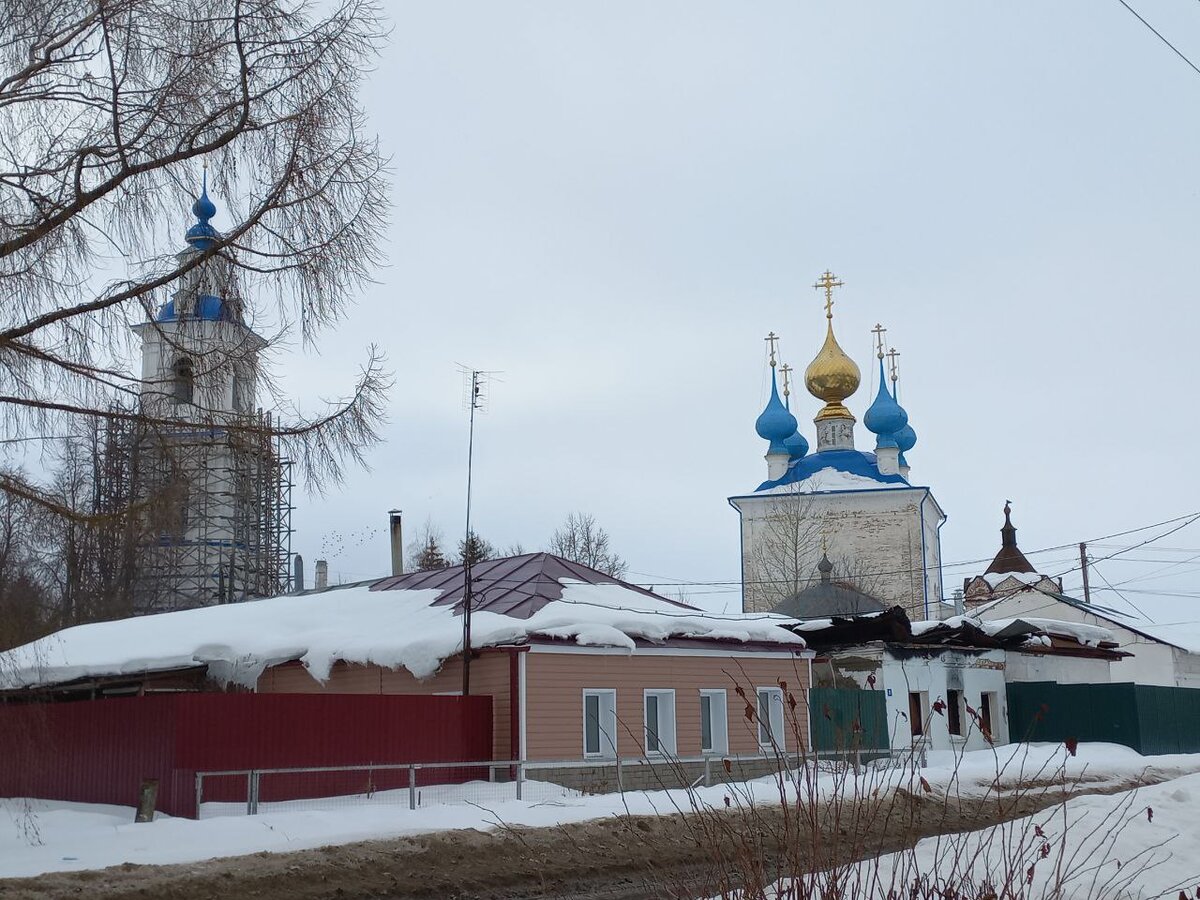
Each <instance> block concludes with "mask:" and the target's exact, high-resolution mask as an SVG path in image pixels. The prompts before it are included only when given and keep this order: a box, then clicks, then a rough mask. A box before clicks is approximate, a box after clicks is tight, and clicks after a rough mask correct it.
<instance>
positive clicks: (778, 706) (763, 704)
mask: <svg viewBox="0 0 1200 900" xmlns="http://www.w3.org/2000/svg"><path fill="white" fill-rule="evenodd" d="M758 745H759V746H760V747H762V748H763V749H769V748H773V749H776V750H782V749H783V748H784V729H783V689H782V688H777V687H770V688H759V689H758Z"/></svg>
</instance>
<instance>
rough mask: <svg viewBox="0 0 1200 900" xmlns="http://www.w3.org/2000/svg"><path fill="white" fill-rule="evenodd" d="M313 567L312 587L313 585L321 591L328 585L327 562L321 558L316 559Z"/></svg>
mask: <svg viewBox="0 0 1200 900" xmlns="http://www.w3.org/2000/svg"><path fill="white" fill-rule="evenodd" d="M314 568H315V572H314V575H313V578H314V582H315V583H314V584H313V587H315V588H316V589H317V590H318V591H323V590H325V588H327V587H329V563H328V562H326V561H325V560H323V559H318V560H317V564H316V566H315V567H314Z"/></svg>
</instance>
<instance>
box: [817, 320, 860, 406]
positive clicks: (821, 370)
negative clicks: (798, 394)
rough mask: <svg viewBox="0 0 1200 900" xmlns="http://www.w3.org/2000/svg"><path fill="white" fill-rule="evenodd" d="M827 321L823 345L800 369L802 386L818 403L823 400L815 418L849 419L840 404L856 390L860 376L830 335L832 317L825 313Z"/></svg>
mask: <svg viewBox="0 0 1200 900" xmlns="http://www.w3.org/2000/svg"><path fill="white" fill-rule="evenodd" d="M827 318H828V320H829V321H828V330H827V331H826V332H825V343H824V344H823V345H822V346H821V350H820V352H819V353H817V355H816V358H815V359H813V361H812V362H810V363H809V364H808V368H807V369H805V370H804V386H805V387H806V388H808V392H809V393H810V394H812V395H813V396H814V397H816V398H817V399H818V400H824V401H825V406H824V408H823V409H822V410H821V411H820V412H819V413H817V418H818V419H830V418H849V419H853V418H854V416H853V415H851V413H850V410H848V409H846V407H845V406H843V405H842V401H843V400H845V399H846V398H847V397H849V396H850V395H851V394H853V393H854V392H855V391H856V390H858V385H859V382H860V381H861V375H860V373H859V371H858V366H857V365H856V364H855V362H854V360H852V359H851V358H850V357H849V356H847V355H846V351H845V350H843V349H842V348H841V346H839V344H838V342H837V338H835V337H834V336H833V316H832V315H830V314H827Z"/></svg>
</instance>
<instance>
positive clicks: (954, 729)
mask: <svg viewBox="0 0 1200 900" xmlns="http://www.w3.org/2000/svg"><path fill="white" fill-rule="evenodd" d="M946 726H947V727H948V728H949V729H950V733H951V734H954V735H958V736H959V737H962V733H963V727H962V691H955V690H948V691H946Z"/></svg>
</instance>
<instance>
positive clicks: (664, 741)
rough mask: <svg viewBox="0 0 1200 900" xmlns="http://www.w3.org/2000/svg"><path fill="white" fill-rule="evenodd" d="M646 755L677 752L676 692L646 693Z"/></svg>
mask: <svg viewBox="0 0 1200 900" xmlns="http://www.w3.org/2000/svg"><path fill="white" fill-rule="evenodd" d="M645 710H646V719H645V723H646V753H647V754H648V755H649V754H662V755H666V754H673V753H674V752H675V692H674V691H659V690H655V691H646V692H645Z"/></svg>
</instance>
